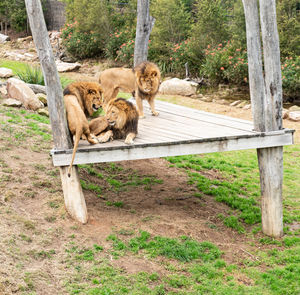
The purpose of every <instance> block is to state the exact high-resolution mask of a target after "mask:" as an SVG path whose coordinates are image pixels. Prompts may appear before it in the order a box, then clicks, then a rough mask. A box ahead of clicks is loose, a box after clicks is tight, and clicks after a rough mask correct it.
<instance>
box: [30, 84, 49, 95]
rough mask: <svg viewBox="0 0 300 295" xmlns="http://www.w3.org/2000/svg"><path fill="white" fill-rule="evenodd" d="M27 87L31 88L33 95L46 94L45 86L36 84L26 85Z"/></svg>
mask: <svg viewBox="0 0 300 295" xmlns="http://www.w3.org/2000/svg"><path fill="white" fill-rule="evenodd" d="M27 86H28V87H29V88H31V90H32V91H33V92H34V93H43V94H47V92H46V86H43V85H38V84H27Z"/></svg>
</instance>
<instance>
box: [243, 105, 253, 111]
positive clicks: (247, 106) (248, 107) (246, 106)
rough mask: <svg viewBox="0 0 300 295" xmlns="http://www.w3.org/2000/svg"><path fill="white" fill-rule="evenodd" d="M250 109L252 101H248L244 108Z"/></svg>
mask: <svg viewBox="0 0 300 295" xmlns="http://www.w3.org/2000/svg"><path fill="white" fill-rule="evenodd" d="M250 109H251V103H248V104H246V105H245V106H244V107H243V110H250Z"/></svg>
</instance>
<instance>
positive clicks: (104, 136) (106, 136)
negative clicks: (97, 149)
mask: <svg viewBox="0 0 300 295" xmlns="http://www.w3.org/2000/svg"><path fill="white" fill-rule="evenodd" d="M111 139H113V132H112V131H111V130H109V131H107V132H106V133H104V134H100V135H99V136H98V137H97V140H98V142H99V143H104V142H108V141H110V140H111Z"/></svg>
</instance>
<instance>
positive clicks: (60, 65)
mask: <svg viewBox="0 0 300 295" xmlns="http://www.w3.org/2000/svg"><path fill="white" fill-rule="evenodd" d="M56 66H57V71H58V72H60V73H62V72H71V71H76V70H78V69H79V68H80V67H81V64H80V63H68V62H63V61H56Z"/></svg>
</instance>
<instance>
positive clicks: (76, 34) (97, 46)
mask: <svg viewBox="0 0 300 295" xmlns="http://www.w3.org/2000/svg"><path fill="white" fill-rule="evenodd" d="M61 37H62V40H63V45H64V46H65V48H66V49H67V51H68V52H69V53H70V54H71V55H72V56H74V57H76V58H80V59H83V58H87V57H93V56H97V55H98V56H99V55H101V54H103V50H101V46H102V40H101V39H102V38H101V36H100V35H99V34H98V33H96V32H94V31H86V32H83V31H80V30H79V27H78V23H77V22H76V21H75V22H74V23H72V24H66V25H65V27H64V28H63V29H62V32H61Z"/></svg>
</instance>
